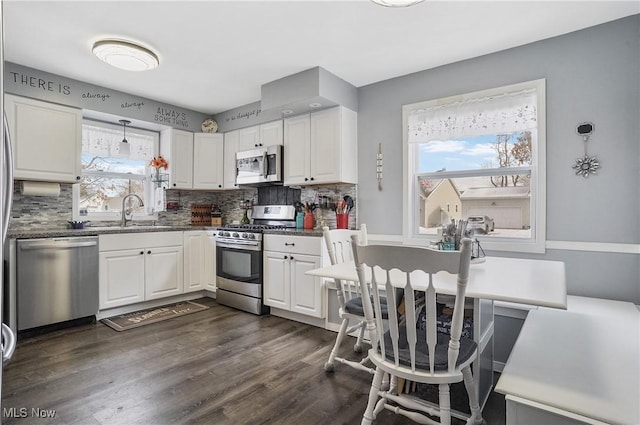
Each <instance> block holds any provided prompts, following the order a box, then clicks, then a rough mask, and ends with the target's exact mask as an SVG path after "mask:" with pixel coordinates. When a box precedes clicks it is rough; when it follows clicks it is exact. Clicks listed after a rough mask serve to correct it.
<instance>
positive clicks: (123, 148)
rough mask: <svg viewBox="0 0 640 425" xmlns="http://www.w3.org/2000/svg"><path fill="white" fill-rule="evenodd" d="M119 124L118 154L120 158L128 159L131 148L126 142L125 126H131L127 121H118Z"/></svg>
mask: <svg viewBox="0 0 640 425" xmlns="http://www.w3.org/2000/svg"><path fill="white" fill-rule="evenodd" d="M120 124H122V142H120V149H119V153H120V156H124V157H127V158H128V157H129V155H131V148H130V145H129V142H128V141H127V125H129V124H131V121H129V120H120Z"/></svg>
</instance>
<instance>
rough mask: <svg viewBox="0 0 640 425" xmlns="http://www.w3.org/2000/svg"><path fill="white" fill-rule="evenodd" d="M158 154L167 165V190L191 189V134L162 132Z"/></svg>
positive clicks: (177, 131) (174, 130) (171, 130)
mask: <svg viewBox="0 0 640 425" xmlns="http://www.w3.org/2000/svg"><path fill="white" fill-rule="evenodd" d="M160 153H161V154H162V156H163V157H164V158H165V159H166V160H167V162H168V163H169V189H193V133H191V132H189V131H183V130H176V129H173V128H171V129H167V130H162V132H161V133H160Z"/></svg>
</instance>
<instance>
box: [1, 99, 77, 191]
mask: <svg viewBox="0 0 640 425" xmlns="http://www.w3.org/2000/svg"><path fill="white" fill-rule="evenodd" d="M5 111H6V114H7V122H8V124H9V137H10V138H11V145H12V148H13V161H14V169H13V171H14V176H13V177H14V178H15V179H18V180H39V181H53V182H63V183H77V182H78V181H80V172H81V169H82V165H81V162H80V156H81V153H82V111H81V110H80V109H75V108H69V107H67V106H61V105H56V104H52V103H47V102H41V101H38V100H33V99H27V98H23V97H19V96H13V95H10V94H6V95H5Z"/></svg>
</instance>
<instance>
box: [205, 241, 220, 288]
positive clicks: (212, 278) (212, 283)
mask: <svg viewBox="0 0 640 425" xmlns="http://www.w3.org/2000/svg"><path fill="white" fill-rule="evenodd" d="M215 234H216V232H214V231H213V230H207V231H206V232H205V236H204V260H203V261H204V278H203V281H204V289H208V290H209V291H215V290H216V288H217V285H216V238H215Z"/></svg>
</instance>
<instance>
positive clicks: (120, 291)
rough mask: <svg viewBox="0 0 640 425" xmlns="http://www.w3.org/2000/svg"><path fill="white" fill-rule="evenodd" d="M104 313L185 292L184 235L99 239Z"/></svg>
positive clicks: (100, 278) (155, 234)
mask: <svg viewBox="0 0 640 425" xmlns="http://www.w3.org/2000/svg"><path fill="white" fill-rule="evenodd" d="M99 247H100V253H99V257H100V258H99V279H98V280H99V287H100V291H99V298H100V300H99V308H100V309H101V310H104V309H108V308H113V307H119V306H123V305H127V304H133V303H137V302H142V301H148V300H153V299H158V298H164V297H169V296H172V295H177V294H181V293H183V292H184V288H183V283H184V258H183V232H151V233H127V234H108V235H100V237H99Z"/></svg>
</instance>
